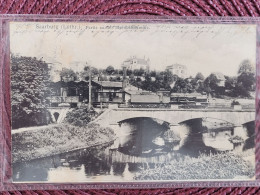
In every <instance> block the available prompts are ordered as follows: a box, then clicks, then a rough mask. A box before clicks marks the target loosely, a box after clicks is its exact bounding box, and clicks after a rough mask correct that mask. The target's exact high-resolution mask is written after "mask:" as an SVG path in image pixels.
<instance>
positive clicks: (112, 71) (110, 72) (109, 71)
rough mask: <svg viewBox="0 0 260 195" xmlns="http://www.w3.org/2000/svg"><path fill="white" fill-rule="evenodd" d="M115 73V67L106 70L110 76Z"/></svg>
mask: <svg viewBox="0 0 260 195" xmlns="http://www.w3.org/2000/svg"><path fill="white" fill-rule="evenodd" d="M114 71H115V69H114V67H113V66H108V67H107V68H106V72H107V74H109V75H111V74H113V73H114Z"/></svg>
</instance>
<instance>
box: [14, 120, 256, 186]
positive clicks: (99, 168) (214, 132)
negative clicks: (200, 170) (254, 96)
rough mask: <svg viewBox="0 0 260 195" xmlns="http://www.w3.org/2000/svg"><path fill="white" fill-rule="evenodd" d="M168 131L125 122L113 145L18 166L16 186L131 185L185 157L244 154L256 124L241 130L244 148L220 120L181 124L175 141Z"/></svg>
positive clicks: (159, 124) (159, 125)
mask: <svg viewBox="0 0 260 195" xmlns="http://www.w3.org/2000/svg"><path fill="white" fill-rule="evenodd" d="M248 129H249V130H248ZM169 130H170V127H169V124H168V123H166V122H164V121H160V120H156V119H152V118H134V119H128V120H126V121H121V128H120V133H119V135H118V139H116V140H115V141H114V143H109V144H105V145H100V146H97V147H92V148H87V149H81V150H77V151H72V152H68V153H64V154H59V155H54V156H50V157H46V158H41V159H35V160H31V161H27V162H22V163H16V164H14V165H13V181H14V182H20V181H23V182H24V181H28V182H37V181H46V182H72V181H73V182H95V181H96V182H97V181H103V182H111V181H121V182H122V181H133V179H134V176H135V173H136V172H137V171H138V170H140V169H142V168H143V167H147V166H149V167H154V166H155V165H156V164H158V163H166V162H170V161H171V160H172V159H177V158H181V157H182V156H185V155H188V156H192V157H197V156H198V155H199V154H201V153H204V154H209V153H216V152H221V151H230V150H234V149H237V150H241V151H243V150H246V149H250V148H252V147H253V146H254V143H253V140H254V139H253V133H252V132H254V125H252V124H250V125H247V126H246V127H245V129H244V130H243V131H245V132H246V133H244V137H243V138H244V140H245V142H243V143H240V144H238V143H232V142H231V141H230V138H231V137H232V135H233V133H234V128H233V127H232V126H231V125H230V124H227V123H224V122H223V121H218V120H210V119H206V120H204V119H203V120H202V119H199V120H191V121H188V122H184V123H181V124H180V126H178V130H179V132H181V134H179V135H178V136H175V135H174V139H173V138H172V139H170V138H169V135H170V134H171V132H170V131H169ZM169 132H170V133H169ZM183 132H184V133H183ZM166 135H168V136H166Z"/></svg>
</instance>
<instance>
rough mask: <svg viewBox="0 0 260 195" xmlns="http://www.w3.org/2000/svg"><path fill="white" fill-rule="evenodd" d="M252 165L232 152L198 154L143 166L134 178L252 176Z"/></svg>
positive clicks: (178, 178) (233, 177) (179, 178)
mask: <svg viewBox="0 0 260 195" xmlns="http://www.w3.org/2000/svg"><path fill="white" fill-rule="evenodd" d="M254 173H255V170H254V167H253V166H252V165H251V164H250V163H249V162H247V161H245V160H243V158H242V157H241V156H239V155H235V154H233V153H232V152H226V153H218V154H214V155H200V156H199V157H198V158H191V157H184V158H183V159H176V160H172V161H171V162H170V163H165V164H159V165H157V166H156V167H155V168H149V167H146V168H143V169H142V170H141V171H140V172H138V173H137V174H136V176H135V179H136V180H191V179H194V180H195V179H196V180H198V179H200V180H201V179H235V178H236V177H246V178H252V177H253V176H254Z"/></svg>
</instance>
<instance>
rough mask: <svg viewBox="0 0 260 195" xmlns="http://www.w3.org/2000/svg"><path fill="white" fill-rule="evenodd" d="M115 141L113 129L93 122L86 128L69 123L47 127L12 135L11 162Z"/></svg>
mask: <svg viewBox="0 0 260 195" xmlns="http://www.w3.org/2000/svg"><path fill="white" fill-rule="evenodd" d="M35 128H37V127H35ZM114 138H115V134H114V132H113V130H112V129H111V128H104V127H101V126H100V125H98V124H94V123H92V124H89V125H87V126H85V127H77V126H72V125H70V124H60V125H57V126H53V127H48V126H46V128H40V129H39V130H35V131H24V132H20V133H15V134H12V143H13V144H12V160H13V162H14V163H15V162H21V161H28V160H32V159H36V158H42V157H46V156H51V155H55V154H60V153H65V152H69V151H72V150H76V149H80V148H88V147H91V146H95V145H101V144H105V143H108V142H111V141H113V140H114Z"/></svg>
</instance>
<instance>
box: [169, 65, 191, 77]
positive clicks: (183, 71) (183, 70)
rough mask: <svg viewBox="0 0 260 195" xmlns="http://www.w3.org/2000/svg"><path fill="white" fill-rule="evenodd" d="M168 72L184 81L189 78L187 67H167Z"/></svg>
mask: <svg viewBox="0 0 260 195" xmlns="http://www.w3.org/2000/svg"><path fill="white" fill-rule="evenodd" d="M166 71H170V72H172V74H173V75H177V76H178V77H180V78H183V79H185V78H187V77H188V72H187V67H186V66H185V65H181V64H173V65H170V66H166Z"/></svg>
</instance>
